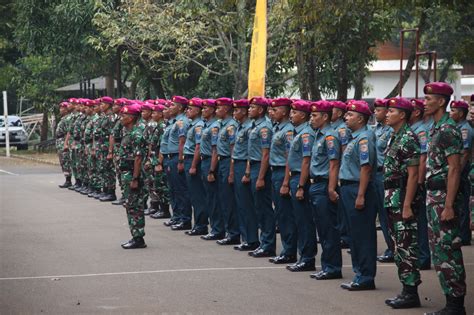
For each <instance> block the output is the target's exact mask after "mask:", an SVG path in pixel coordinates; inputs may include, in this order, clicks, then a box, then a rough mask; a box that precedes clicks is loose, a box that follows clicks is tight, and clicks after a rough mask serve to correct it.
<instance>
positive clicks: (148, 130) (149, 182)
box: [142, 120, 157, 202]
mask: <svg viewBox="0 0 474 315" xmlns="http://www.w3.org/2000/svg"><path fill="white" fill-rule="evenodd" d="M145 123H146V125H145V128H144V129H143V139H144V141H145V150H146V152H145V154H144V159H143V162H142V166H143V167H142V171H143V178H144V181H145V186H144V187H143V190H144V194H145V195H144V200H145V201H147V200H148V197H149V196H150V198H151V202H156V201H157V200H156V199H157V198H154V199H153V197H152V196H151V195H150V194H151V193H152V192H151V191H152V189H153V182H154V174H153V173H154V169H153V167H152V166H151V163H150V156H151V154H152V153H151V150H150V146H151V145H152V142H151V141H152V139H151V136H152V134H153V132H154V130H155V128H156V126H157V123H156V122H155V121H153V120H150V121H149V122H145Z"/></svg>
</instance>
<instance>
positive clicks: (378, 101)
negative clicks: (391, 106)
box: [374, 98, 387, 108]
mask: <svg viewBox="0 0 474 315" xmlns="http://www.w3.org/2000/svg"><path fill="white" fill-rule="evenodd" d="M374 107H385V108H387V100H386V99H383V98H376V99H375V102H374Z"/></svg>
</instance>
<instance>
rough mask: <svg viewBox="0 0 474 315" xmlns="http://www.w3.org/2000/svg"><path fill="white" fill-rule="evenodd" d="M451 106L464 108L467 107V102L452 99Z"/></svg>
mask: <svg viewBox="0 0 474 315" xmlns="http://www.w3.org/2000/svg"><path fill="white" fill-rule="evenodd" d="M451 108H465V109H469V104H468V103H467V102H466V101H463V100H459V101H452V102H451Z"/></svg>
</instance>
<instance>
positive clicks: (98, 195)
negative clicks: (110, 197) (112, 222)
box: [94, 191, 107, 200]
mask: <svg viewBox="0 0 474 315" xmlns="http://www.w3.org/2000/svg"><path fill="white" fill-rule="evenodd" d="M105 196H107V193H106V192H100V191H99V193H98V194H97V195H94V199H99V200H100V198H104V197H105Z"/></svg>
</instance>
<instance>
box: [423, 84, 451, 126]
mask: <svg viewBox="0 0 474 315" xmlns="http://www.w3.org/2000/svg"><path fill="white" fill-rule="evenodd" d="M423 92H424V93H425V114H426V115H438V116H439V117H438V118H441V116H442V115H443V114H444V113H445V112H446V108H447V106H448V105H449V101H450V100H451V95H452V94H453V92H454V91H453V88H452V87H451V85H449V84H448V83H445V82H431V83H428V84H426V85H425V86H424V88H423ZM434 118H435V117H434ZM435 120H437V119H436V118H435Z"/></svg>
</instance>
